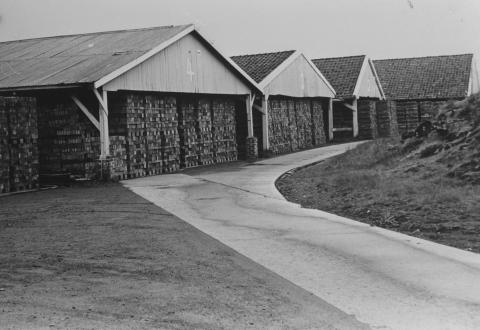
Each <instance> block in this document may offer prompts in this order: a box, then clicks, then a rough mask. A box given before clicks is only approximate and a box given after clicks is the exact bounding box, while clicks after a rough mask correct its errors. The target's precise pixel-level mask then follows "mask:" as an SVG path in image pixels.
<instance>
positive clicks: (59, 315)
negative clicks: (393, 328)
mask: <svg viewBox="0 0 480 330" xmlns="http://www.w3.org/2000/svg"><path fill="white" fill-rule="evenodd" d="M0 328H2V329H39V328H48V329H52V328H62V329H66V328H68V329H146V328H162V329H248V328H252V329H290V328H292V329H308V328H311V329H359V328H364V326H363V325H362V324H360V323H359V322H358V321H356V320H355V318H354V317H353V316H350V315H347V314H345V313H343V312H341V311H340V310H338V309H336V308H335V307H333V306H331V305H329V304H327V303H326V302H324V301H322V300H321V299H318V298H317V297H315V296H313V295H312V294H310V293H308V292H306V291H304V290H302V289H301V288H299V287H297V286H295V285H293V284H292V283H291V282H288V281H286V280H285V279H283V278H281V277H279V276H277V275H276V274H274V273H272V272H270V271H268V270H266V269H265V268H263V267H261V266H259V265H258V264H256V263H254V262H252V261H251V260H249V259H247V258H245V257H243V256H242V255H239V254H238V253H236V252H235V251H233V250H231V249H230V248H228V247H226V246H225V245H223V244H221V243H220V242H218V241H216V240H214V239H213V238H211V237H209V236H207V235H205V234H203V233H202V232H200V231H198V230H196V229H195V228H193V227H191V226H190V225H188V224H186V223H185V222H183V221H181V220H180V219H178V218H176V217H174V216H172V215H171V214H169V213H167V212H165V211H164V210H162V209H161V208H159V207H157V206H154V205H153V204H151V203H149V202H147V201H145V200H144V199H142V198H140V197H138V196H137V195H135V194H133V193H132V192H130V191H129V190H127V189H126V188H124V187H122V186H121V185H119V184H107V185H86V186H77V187H70V188H59V189H55V190H49V191H43V192H35V193H26V194H21V195H14V196H8V197H1V198H0Z"/></svg>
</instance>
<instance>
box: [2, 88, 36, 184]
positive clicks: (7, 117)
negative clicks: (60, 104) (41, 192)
mask: <svg viewBox="0 0 480 330" xmlns="http://www.w3.org/2000/svg"><path fill="white" fill-rule="evenodd" d="M37 187H38V133H37V111H36V102H35V99H34V98H27V97H0V193H7V192H14V191H21V190H26V189H35V188H37Z"/></svg>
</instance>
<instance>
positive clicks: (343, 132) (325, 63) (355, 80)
mask: <svg viewBox="0 0 480 330" xmlns="http://www.w3.org/2000/svg"><path fill="white" fill-rule="evenodd" d="M312 62H313V63H314V64H315V65H316V66H317V68H318V69H319V70H320V71H321V72H322V73H323V74H324V75H325V77H326V78H327V79H328V81H329V82H330V83H331V84H332V86H333V88H335V91H336V92H337V95H336V98H335V100H334V102H333V130H332V132H331V134H332V135H331V136H330V139H334V138H335V139H351V138H356V137H365V138H371V137H374V136H372V134H371V125H372V124H373V122H372V120H371V118H370V117H371V116H372V111H374V110H373V108H372V107H374V106H375V102H376V101H378V100H382V99H384V94H383V90H382V85H381V84H380V81H379V79H378V76H377V73H376V71H375V67H374V66H373V63H372V61H371V60H370V59H369V58H368V57H367V56H366V55H359V56H347V57H333V58H320V59H314V60H312ZM359 134H360V136H359Z"/></svg>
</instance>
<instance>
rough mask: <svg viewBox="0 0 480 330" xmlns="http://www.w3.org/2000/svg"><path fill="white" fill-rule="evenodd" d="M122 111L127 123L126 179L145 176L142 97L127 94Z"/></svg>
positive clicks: (143, 101)
mask: <svg viewBox="0 0 480 330" xmlns="http://www.w3.org/2000/svg"><path fill="white" fill-rule="evenodd" d="M124 110H125V115H126V121H127V135H126V150H127V155H128V157H127V158H128V177H130V178H136V177H141V176H145V175H146V174H147V170H148V168H147V139H146V130H145V126H146V115H145V100H144V97H143V96H142V95H138V94H128V95H127V96H126V99H125V103H124Z"/></svg>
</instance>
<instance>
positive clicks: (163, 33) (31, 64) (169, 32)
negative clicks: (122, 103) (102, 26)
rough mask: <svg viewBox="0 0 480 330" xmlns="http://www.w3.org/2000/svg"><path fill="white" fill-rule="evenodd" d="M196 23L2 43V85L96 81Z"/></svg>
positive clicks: (0, 63)
mask: <svg viewBox="0 0 480 330" xmlns="http://www.w3.org/2000/svg"><path fill="white" fill-rule="evenodd" d="M189 27H191V25H180V26H162V27H154V28H146V29H136V30H121V31H108V32H97V33H89V34H79V35H68V36H56V37H46V38H36V39H26V40H16V41H7V42H1V43H0V88H15V87H16V88H18V87H38V86H51V85H72V84H73V85H74V84H81V83H92V82H95V81H97V80H99V79H100V78H102V77H104V76H106V75H107V74H109V73H111V72H113V71H115V70H117V69H119V68H121V67H122V66H124V65H126V64H128V63H130V62H131V61H133V60H135V59H136V58H138V57H140V56H142V55H144V54H145V53H147V52H148V51H150V50H152V49H153V48H154V47H156V46H158V45H160V44H161V43H163V42H165V41H167V40H169V39H171V38H172V37H174V36H175V35H177V34H179V33H180V32H182V31H183V30H185V29H187V28H189Z"/></svg>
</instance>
